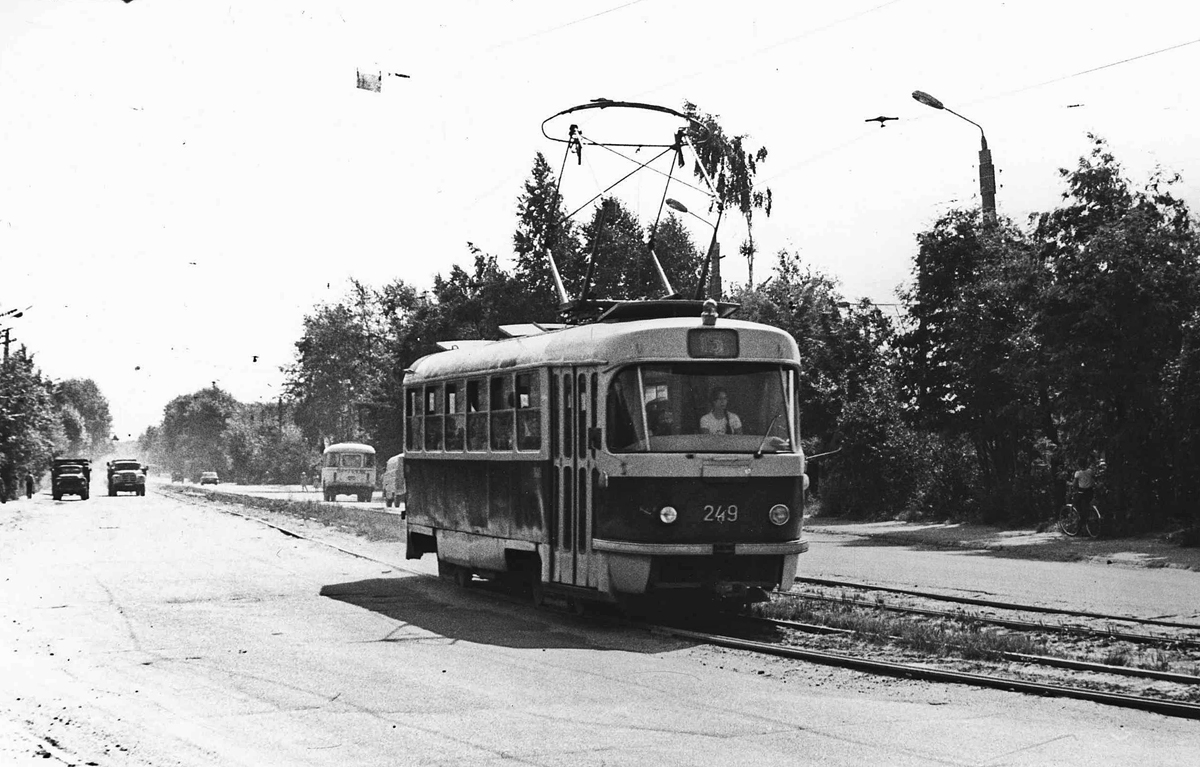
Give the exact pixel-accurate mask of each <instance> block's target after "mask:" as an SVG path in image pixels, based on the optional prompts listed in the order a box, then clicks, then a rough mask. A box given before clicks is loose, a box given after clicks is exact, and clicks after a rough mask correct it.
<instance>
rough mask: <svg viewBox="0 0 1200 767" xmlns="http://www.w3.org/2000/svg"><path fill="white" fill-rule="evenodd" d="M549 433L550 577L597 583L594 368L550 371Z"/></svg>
mask: <svg viewBox="0 0 1200 767" xmlns="http://www.w3.org/2000/svg"><path fill="white" fill-rule="evenodd" d="M551 377H552V379H553V380H552V382H551V387H550V399H551V419H552V425H551V434H552V443H553V444H552V446H551V450H552V452H553V453H554V455H553V459H554V482H553V496H554V498H555V502H554V512H555V513H554V525H553V530H552V537H553V544H552V546H551V549H552V550H551V563H550V579H551V580H552V581H554V582H556V583H564V584H568V585H572V586H582V587H585V588H595V587H596V574H595V568H594V567H593V553H592V494H593V489H594V486H595V484H596V478H597V477H598V476H599V472H598V471H597V469H596V447H595V446H594V444H593V441H592V437H591V435H592V434H594V433H596V432H595V429H596V424H597V421H596V419H597V414H596V403H597V393H596V379H597V374H596V372H595V371H594V370H591V369H588V368H581V367H569V368H567V367H564V368H554V369H552V372H551Z"/></svg>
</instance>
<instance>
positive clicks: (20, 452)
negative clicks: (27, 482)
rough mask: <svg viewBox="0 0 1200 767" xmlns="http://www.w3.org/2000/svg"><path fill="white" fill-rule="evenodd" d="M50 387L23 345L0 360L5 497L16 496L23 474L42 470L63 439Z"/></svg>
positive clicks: (0, 475)
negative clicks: (56, 444) (14, 352)
mask: <svg viewBox="0 0 1200 767" xmlns="http://www.w3.org/2000/svg"><path fill="white" fill-rule="evenodd" d="M52 387H53V384H51V383H50V381H48V380H47V379H46V378H45V377H43V376H42V373H41V371H40V370H38V369H37V367H36V366H35V365H34V364H33V359H32V358H31V357H30V356H28V355H27V354H26V352H25V350H24V347H22V348H21V349H20V350H19V351H18V352H17V353H16V354H13V355H11V356H10V357H9V358H8V359H6V360H4V361H3V362H0V480H3V482H2V483H0V493H4V494H5V498H14V497H16V493H17V488H18V487H19V486H20V484H19V483H21V482H22V481H23V480H24V478H25V475H26V473H33V474H35V475H38V474H41V473H42V472H43V471H45V470H46V469H47V468H48V467H49V465H50V458H51V456H52V455H53V450H54V446H55V442H56V441H62V430H61V426H60V423H61V421H60V419H59V418H58V414H57V413H56V412H55V410H54V403H53V396H52V394H51V389H52Z"/></svg>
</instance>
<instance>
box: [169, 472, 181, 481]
mask: <svg viewBox="0 0 1200 767" xmlns="http://www.w3.org/2000/svg"><path fill="white" fill-rule="evenodd" d="M171 481H172V482H182V481H183V472H182V471H173V472H171Z"/></svg>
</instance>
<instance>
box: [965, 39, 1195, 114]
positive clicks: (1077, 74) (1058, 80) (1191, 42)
mask: <svg viewBox="0 0 1200 767" xmlns="http://www.w3.org/2000/svg"><path fill="white" fill-rule="evenodd" d="M1196 43H1200V38H1197V39H1195V40H1188V41H1187V42H1186V43H1179V44H1177V45H1171V46H1168V47H1166V48H1159V49H1158V50H1157V51H1150V52H1149V53H1142V54H1139V55H1137V56H1130V57H1129V58H1127V59H1121V60H1120V61H1113V62H1110V63H1108V64H1101V65H1100V66H1098V67H1092V68H1091V69H1085V70H1083V71H1082V72H1075V73H1074V74H1069V75H1063V76H1062V77H1056V78H1054V79H1053V80H1046V81H1045V82H1041V83H1037V84H1035V85H1026V86H1025V87H1023V88H1017V89H1016V90H1012V91H1005V92H1004V93H998V94H996V95H995V96H988V97H987V98H984V99H979V100H978V101H973V102H971V103H973V104H978V103H979V102H980V101H991V100H992V99H999V98H1005V97H1007V96H1013V95H1015V94H1018V93H1024V92H1025V91H1030V90H1033V89H1034V88H1042V87H1044V86H1047V85H1052V84H1054V83H1061V82H1062V81H1063V80H1070V79H1071V78H1073V77H1082V76H1083V75H1090V74H1091V73H1093V72H1099V71H1100V70H1102V69H1111V68H1112V67H1116V66H1120V65H1121V64H1128V63H1129V62H1131V61H1137V60H1139V59H1145V58H1149V57H1150V56H1157V55H1158V54H1160V53H1167V52H1168V51H1173V50H1177V49H1179V48H1183V47H1185V46H1188V45H1195V44H1196Z"/></svg>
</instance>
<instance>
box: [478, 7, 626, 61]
mask: <svg viewBox="0 0 1200 767" xmlns="http://www.w3.org/2000/svg"><path fill="white" fill-rule="evenodd" d="M644 1H645V0H630V2H628V3H623V4H622V5H618V6H615V7H613V8H609V9H608V10H605V11H600V12H599V13H593V14H592V15H590V16H584V17H582V18H579V19H575V20H574V21H568V22H566V23H564V24H559V25H558V26H556V27H549V28H548V29H543V30H540V31H538V32H533V33H532V34H528V35H525V36H524V37H518V38H515V39H512V40H505V41H504V42H502V43H496V44H495V45H493V46H491V47H489V48H488V49H487V50H489V51H494V50H497V49H499V48H504V47H506V46H509V45H514V44H516V43H523V42H525V41H526V40H532V39H533V38H535V37H541V36H542V35H548V34H550V33H551V32H557V31H558V30H560V29H566V28H567V27H571V26H574V25H576V24H582V23H583V22H585V21H591V20H592V19H595V18H599V17H600V16H604V15H606V14H609V13H614V12H616V11H619V10H621V9H622V8H628V7H629V6H631V5H637V4H638V3H641V2H644Z"/></svg>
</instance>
